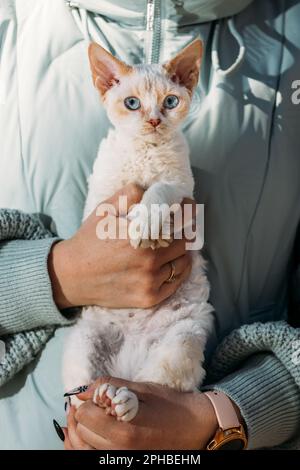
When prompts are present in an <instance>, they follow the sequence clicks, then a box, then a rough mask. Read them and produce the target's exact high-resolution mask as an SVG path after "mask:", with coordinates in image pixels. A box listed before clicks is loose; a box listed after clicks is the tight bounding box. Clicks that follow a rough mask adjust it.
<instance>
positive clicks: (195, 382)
mask: <svg viewBox="0 0 300 470" xmlns="http://www.w3.org/2000/svg"><path fill="white" fill-rule="evenodd" d="M196 308H198V309H202V312H201V315H200V316H201V317H202V318H201V320H200V322H199V317H198V321H197V318H195V319H185V320H182V321H179V322H178V323H176V324H175V325H174V326H173V327H172V326H171V327H170V329H169V330H168V333H167V334H166V336H165V337H164V338H163V339H162V340H161V341H160V342H159V343H158V344H156V345H155V347H154V348H153V349H152V351H151V350H150V351H149V356H148V360H147V362H146V364H145V366H144V367H143V369H142V370H141V371H140V372H139V373H138V375H137V376H136V377H135V380H137V381H141V382H153V383H157V384H161V385H166V386H169V387H171V388H174V389H176V390H179V391H183V392H188V391H193V390H195V389H196V388H197V387H198V386H199V385H200V384H201V383H202V382H203V380H204V377H205V370H204V367H203V362H204V348H205V344H206V339H207V337H208V334H209V331H210V329H211V325H212V316H211V311H212V307H211V305H209V304H203V305H202V307H201V306H200V305H197V306H196ZM197 316H198V315H197ZM199 323H200V324H199Z"/></svg>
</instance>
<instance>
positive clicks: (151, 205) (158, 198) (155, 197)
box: [128, 182, 192, 248]
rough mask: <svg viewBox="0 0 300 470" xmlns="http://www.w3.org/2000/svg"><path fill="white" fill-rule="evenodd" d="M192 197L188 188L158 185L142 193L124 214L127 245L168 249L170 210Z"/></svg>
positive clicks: (170, 234) (178, 185)
mask: <svg viewBox="0 0 300 470" xmlns="http://www.w3.org/2000/svg"><path fill="white" fill-rule="evenodd" d="M184 197H192V185H191V184H179V183H167V182H158V183H154V184H153V185H152V186H150V188H149V189H147V191H145V193H144V195H143V198H142V200H141V202H140V204H137V205H136V206H135V207H134V208H133V209H132V210H131V211H130V212H129V214H128V218H129V220H130V221H131V222H130V225H129V237H130V242H131V244H132V246H133V247H134V248H137V247H144V248H147V247H149V246H151V247H152V248H156V247H159V246H168V244H170V243H171V241H172V220H171V214H170V207H171V206H173V209H174V208H175V206H174V205H176V204H177V209H179V208H180V207H179V205H180V203H181V202H182V200H183V198H184Z"/></svg>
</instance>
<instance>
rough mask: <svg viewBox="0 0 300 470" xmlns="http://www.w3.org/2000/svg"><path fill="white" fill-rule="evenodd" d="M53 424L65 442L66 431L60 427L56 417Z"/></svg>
mask: <svg viewBox="0 0 300 470" xmlns="http://www.w3.org/2000/svg"><path fill="white" fill-rule="evenodd" d="M53 426H54V429H55V431H56V434H57V435H58V437H59V438H60V440H61V441H63V442H64V440H65V435H64V432H63V430H62V428H61V427H60V425H59V424H58V422H57V421H55V419H54V420H53Z"/></svg>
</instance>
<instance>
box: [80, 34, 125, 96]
mask: <svg viewBox="0 0 300 470" xmlns="http://www.w3.org/2000/svg"><path fill="white" fill-rule="evenodd" d="M89 59H90V66H91V71H92V77H93V82H94V85H95V87H96V88H97V89H98V90H99V92H100V94H101V96H102V98H103V97H104V95H105V93H106V92H107V91H108V90H109V89H110V88H111V87H113V86H114V85H116V84H118V83H119V82H120V80H121V79H122V77H124V75H128V74H129V73H130V72H131V70H132V67H130V66H129V65H126V64H124V62H121V61H120V60H118V59H116V58H115V57H114V56H113V55H111V54H110V53H109V52H107V51H106V50H105V49H103V47H101V46H99V44H96V43H95V42H93V43H92V44H90V46H89Z"/></svg>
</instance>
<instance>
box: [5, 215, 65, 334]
mask: <svg viewBox="0 0 300 470" xmlns="http://www.w3.org/2000/svg"><path fill="white" fill-rule="evenodd" d="M57 240H58V239H57V238H54V237H53V235H52V234H51V232H49V231H48V230H46V229H45V227H44V226H43V225H42V223H41V222H40V220H39V219H38V217H36V216H33V215H29V214H24V213H22V212H19V211H16V210H5V209H2V210H0V336H3V335H7V334H12V333H17V332H20V331H28V330H31V329H34V328H38V327H46V326H50V325H64V324H67V323H69V319H68V318H67V317H65V316H64V315H62V314H61V312H60V311H59V310H58V309H57V307H56V305H55V302H54V300H53V296H52V287H51V282H50V278H49V275H48V270H47V260H48V255H49V252H50V249H51V247H52V245H53V243H55V242H56V241H57Z"/></svg>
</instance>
